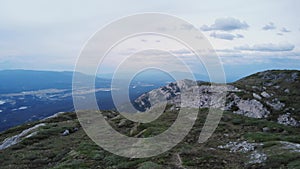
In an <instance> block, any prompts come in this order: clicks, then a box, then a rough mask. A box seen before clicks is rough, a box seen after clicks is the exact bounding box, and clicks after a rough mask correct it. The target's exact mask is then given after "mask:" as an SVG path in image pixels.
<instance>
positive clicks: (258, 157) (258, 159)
mask: <svg viewBox="0 0 300 169" xmlns="http://www.w3.org/2000/svg"><path fill="white" fill-rule="evenodd" d="M266 160H267V155H266V154H264V153H262V152H258V151H256V150H255V151H253V152H252V153H251V154H250V161H249V164H261V163H263V162H265V161H266Z"/></svg>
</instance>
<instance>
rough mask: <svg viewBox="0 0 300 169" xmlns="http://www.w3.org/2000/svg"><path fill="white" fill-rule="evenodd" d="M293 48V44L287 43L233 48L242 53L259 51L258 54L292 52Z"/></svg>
mask: <svg viewBox="0 0 300 169" xmlns="http://www.w3.org/2000/svg"><path fill="white" fill-rule="evenodd" d="M294 48H295V46H294V45H293V44H289V43H279V44H273V43H264V44H255V45H253V46H249V45H243V46H238V47H235V49H236V50H243V51H259V52H282V51H292V50H293V49H294Z"/></svg>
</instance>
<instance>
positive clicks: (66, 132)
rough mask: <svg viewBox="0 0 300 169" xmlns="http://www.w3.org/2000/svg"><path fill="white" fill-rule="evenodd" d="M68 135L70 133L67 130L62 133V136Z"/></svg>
mask: <svg viewBox="0 0 300 169" xmlns="http://www.w3.org/2000/svg"><path fill="white" fill-rule="evenodd" d="M69 134H70V131H69V130H68V129H67V130H65V131H64V132H63V133H62V136H67V135H69Z"/></svg>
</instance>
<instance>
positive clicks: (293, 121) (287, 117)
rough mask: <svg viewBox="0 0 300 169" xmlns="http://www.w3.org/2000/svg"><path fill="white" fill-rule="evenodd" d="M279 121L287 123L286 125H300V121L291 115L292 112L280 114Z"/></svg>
mask: <svg viewBox="0 0 300 169" xmlns="http://www.w3.org/2000/svg"><path fill="white" fill-rule="evenodd" d="M277 122H278V123H279V124H283V125H286V126H295V127H298V126H300V122H298V121H297V120H296V119H294V118H293V117H291V114H290V113H286V114H283V115H280V116H279V117H278V119H277Z"/></svg>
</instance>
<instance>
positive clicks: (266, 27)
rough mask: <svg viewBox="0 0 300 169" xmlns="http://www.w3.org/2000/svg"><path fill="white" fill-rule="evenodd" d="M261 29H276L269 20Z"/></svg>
mask: <svg viewBox="0 0 300 169" xmlns="http://www.w3.org/2000/svg"><path fill="white" fill-rule="evenodd" d="M262 29H263V30H266V31H267V30H272V29H276V26H275V24H274V23H273V22H269V23H268V24H267V25H265V26H263V27H262Z"/></svg>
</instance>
